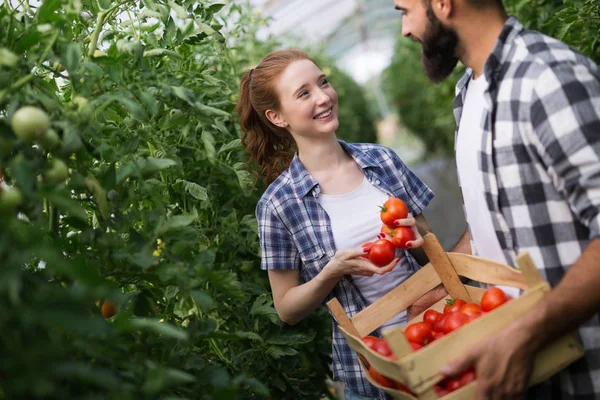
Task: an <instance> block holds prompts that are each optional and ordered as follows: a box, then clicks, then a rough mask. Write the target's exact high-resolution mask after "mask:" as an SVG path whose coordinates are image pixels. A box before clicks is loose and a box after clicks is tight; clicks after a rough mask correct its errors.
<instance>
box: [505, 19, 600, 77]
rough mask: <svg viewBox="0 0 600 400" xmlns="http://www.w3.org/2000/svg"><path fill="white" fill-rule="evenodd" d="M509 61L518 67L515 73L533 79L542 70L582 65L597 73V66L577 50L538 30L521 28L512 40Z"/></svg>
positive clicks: (541, 72) (542, 71)
mask: <svg viewBox="0 0 600 400" xmlns="http://www.w3.org/2000/svg"><path fill="white" fill-rule="evenodd" d="M513 43H514V48H513V49H512V50H511V51H512V53H513V54H512V57H511V63H512V62H517V63H518V64H519V65H520V67H519V68H515V69H513V71H514V72H515V73H518V74H526V75H527V76H528V77H530V78H533V79H535V78H536V77H537V76H539V75H541V74H543V73H544V72H546V71H548V70H549V69H551V70H556V69H561V68H569V67H573V66H583V67H585V68H587V69H588V70H590V71H591V72H592V73H594V74H598V66H597V65H596V64H595V63H594V62H593V61H592V60H591V59H590V58H588V57H586V56H585V55H583V54H581V53H580V52H579V51H577V50H575V49H573V48H571V47H570V46H569V45H567V44H566V43H564V42H561V41H560V40H558V39H556V38H553V37H550V36H548V35H545V34H543V33H541V32H538V31H533V30H527V29H523V30H522V31H521V32H520V33H519V34H518V35H517V37H516V38H515V40H514V42H513Z"/></svg>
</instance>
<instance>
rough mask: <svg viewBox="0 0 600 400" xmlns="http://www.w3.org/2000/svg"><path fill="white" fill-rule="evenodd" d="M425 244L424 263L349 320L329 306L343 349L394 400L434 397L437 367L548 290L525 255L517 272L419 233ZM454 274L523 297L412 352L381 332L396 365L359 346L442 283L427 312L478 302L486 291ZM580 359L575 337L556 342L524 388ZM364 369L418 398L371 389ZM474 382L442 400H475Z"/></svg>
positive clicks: (396, 333) (398, 337)
mask: <svg viewBox="0 0 600 400" xmlns="http://www.w3.org/2000/svg"><path fill="white" fill-rule="evenodd" d="M424 239H425V244H424V250H425V252H426V253H427V256H428V257H429V260H430V263H429V264H427V265H426V266H424V267H423V268H421V269H420V270H419V271H417V272H416V273H415V274H414V275H413V276H411V277H410V278H409V279H407V280H406V281H405V282H403V283H402V284H401V285H399V286H397V287H396V288H394V289H393V290H392V291H390V292H389V293H388V294H386V295H385V296H383V297H382V298H381V299H379V300H378V301H377V302H375V303H373V304H371V305H370V306H369V307H367V308H365V309H364V310H362V311H361V312H360V313H358V314H357V315H355V316H354V317H352V318H349V317H348V316H347V315H346V313H345V312H344V310H343V308H342V306H341V304H340V303H339V301H338V300H337V299H335V298H334V299H332V300H331V301H329V302H328V303H327V306H328V307H329V309H330V311H331V313H332V314H333V316H334V317H335V319H336V320H337V322H338V323H339V328H340V330H341V332H342V334H343V335H344V336H345V338H346V340H347V341H348V344H349V345H350V347H351V348H352V349H353V350H355V351H356V352H357V353H358V354H359V360H360V363H361V365H362V367H363V369H364V370H365V374H366V375H367V378H368V379H369V381H370V382H371V383H372V384H373V385H374V386H377V387H378V388H380V389H382V390H385V391H386V392H387V393H389V394H391V395H393V396H394V398H397V399H425V400H428V399H437V398H438V396H437V395H436V393H435V391H434V390H433V387H434V385H435V384H437V383H438V382H440V381H441V380H442V379H443V376H442V375H440V374H439V373H438V371H439V369H440V368H441V367H442V366H444V365H446V364H448V363H449V362H451V361H452V360H453V359H455V358H456V356H458V355H460V354H462V353H464V351H465V350H466V349H467V348H468V347H469V346H470V344H472V343H475V342H477V341H479V340H481V339H484V338H485V337H488V336H490V335H492V334H495V333H497V332H499V331H501V330H502V329H503V328H505V327H507V326H508V325H509V324H510V323H511V322H512V321H514V320H515V319H516V318H517V317H519V316H520V315H523V314H525V313H526V312H527V311H528V310H529V309H531V308H532V307H533V306H534V305H535V304H536V303H537V302H539V301H541V300H542V299H543V297H544V296H545V295H546V294H547V292H548V291H549V290H550V286H549V284H548V283H547V282H545V281H544V280H543V279H542V277H541V275H540V273H539V271H538V270H537V269H536V267H535V265H534V264H533V262H532V260H531V258H530V257H529V255H528V254H527V253H522V254H520V255H519V257H518V258H517V264H518V266H519V270H516V269H514V268H511V267H510V266H508V265H504V264H500V263H497V262H493V261H490V260H486V259H483V258H479V257H475V256H470V255H467V254H462V253H446V252H444V250H443V249H442V247H441V245H440V244H439V242H438V240H437V238H436V237H435V235H434V234H432V233H428V234H427V235H425V236H424ZM459 276H462V277H466V278H469V279H471V280H474V281H478V282H482V283H489V284H494V285H506V286H513V287H517V288H519V289H522V290H524V293H523V294H522V295H521V296H520V297H518V298H516V299H512V300H510V301H509V302H507V303H505V304H503V305H502V306H500V307H498V308H497V309H495V310H493V311H492V312H489V313H487V314H486V315H483V316H481V317H479V318H477V319H476V320H474V321H471V322H470V323H469V324H467V325H465V326H462V327H461V328H460V329H458V330H456V331H454V332H451V333H449V334H447V335H445V336H443V337H442V338H440V339H438V340H436V341H434V342H433V343H430V344H429V345H427V346H425V347H423V348H422V349H420V350H419V351H417V352H413V351H412V349H411V347H410V345H409V343H408V341H407V340H406V338H405V337H404V328H392V329H387V330H386V331H384V332H383V335H384V337H385V339H386V340H387V342H388V344H389V346H390V349H391V350H392V352H393V353H394V355H395V356H396V359H397V361H394V360H390V359H388V358H386V357H383V356H381V355H379V354H377V353H375V352H374V351H373V350H371V349H369V348H368V347H367V346H366V345H365V344H364V343H363V342H362V340H361V338H362V337H364V336H367V335H369V334H370V333H372V332H373V331H374V330H375V329H377V328H378V327H380V326H382V325H383V324H384V323H385V322H387V321H389V320H390V319H392V318H393V317H394V316H395V315H397V314H398V313H400V312H401V311H403V310H405V309H406V308H407V307H408V306H409V305H411V304H412V303H414V302H415V301H416V300H417V299H418V298H420V297H421V296H423V295H424V294H425V293H427V292H428V291H430V290H431V289H433V288H435V287H436V286H437V285H439V284H440V283H443V284H444V286H445V287H446V289H447V290H448V293H449V296H447V297H446V298H444V299H442V300H440V301H439V302H437V303H436V304H435V305H433V306H432V307H430V308H433V309H436V310H438V311H442V310H443V307H444V305H445V303H446V299H448V298H454V299H463V300H465V301H467V302H470V301H475V302H478V303H479V302H480V300H481V296H482V295H483V293H484V292H485V289H481V288H478V287H474V286H470V285H463V284H462V282H461V280H460V278H459ZM423 314H424V312H423V313H422V314H421V315H418V316H416V317H415V318H413V319H412V320H411V321H409V322H408V324H410V323H413V322H418V321H422V320H423ZM582 355H583V348H582V346H581V344H580V343H579V342H578V340H577V339H576V337H575V335H574V334H573V333H571V334H568V335H565V336H563V337H561V338H560V339H558V340H556V341H554V342H553V343H551V344H549V345H548V346H547V347H545V348H544V349H543V350H542V351H541V352H540V353H538V354H537V356H536V359H535V362H534V369H533V373H532V376H531V378H530V382H529V385H530V386H532V385H534V384H536V383H539V382H541V381H543V380H546V379H548V378H549V377H550V376H552V375H554V374H555V373H557V372H558V371H560V370H561V369H563V368H565V367H566V366H568V365H569V364H571V363H572V362H574V361H575V360H577V359H578V358H580V357H581V356H582ZM369 364H371V365H373V367H374V368H375V369H376V370H377V371H379V372H380V373H381V374H383V375H385V376H388V377H390V378H393V379H396V380H397V381H399V382H402V383H404V384H405V385H406V386H408V387H409V388H410V390H411V391H413V392H414V393H416V394H417V396H418V397H414V396H411V395H409V394H407V393H405V392H401V391H399V390H394V389H390V388H385V387H382V386H381V385H379V384H377V383H376V382H375V381H374V380H373V379H371V377H370V376H369V373H368V365H369ZM476 384H477V381H475V382H472V383H471V384H469V385H467V386H465V387H463V388H460V389H459V390H456V391H454V392H452V393H450V394H448V395H446V396H444V397H443V398H444V400H446V399H447V400H455V399H456V400H458V399H472V398H474V397H475V387H476Z"/></svg>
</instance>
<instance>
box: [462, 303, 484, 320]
mask: <svg viewBox="0 0 600 400" xmlns="http://www.w3.org/2000/svg"><path fill="white" fill-rule="evenodd" d="M460 312H461V313H463V314H465V315H468V316H469V317H470V316H474V317H478V316H480V315H481V307H480V306H479V304H477V303H467V304H465V305H464V306H462V307H461V308H460Z"/></svg>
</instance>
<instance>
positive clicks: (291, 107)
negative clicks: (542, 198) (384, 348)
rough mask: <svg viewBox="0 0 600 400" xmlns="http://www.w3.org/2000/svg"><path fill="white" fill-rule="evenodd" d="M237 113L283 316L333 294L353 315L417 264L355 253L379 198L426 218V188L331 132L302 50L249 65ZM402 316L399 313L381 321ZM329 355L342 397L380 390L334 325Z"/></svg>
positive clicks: (370, 147)
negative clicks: (257, 174)
mask: <svg viewBox="0 0 600 400" xmlns="http://www.w3.org/2000/svg"><path fill="white" fill-rule="evenodd" d="M236 111H237V112H238V113H239V115H240V125H241V129H242V143H243V145H244V147H245V150H246V152H247V154H248V155H249V157H250V159H251V161H253V162H256V163H257V164H258V165H259V166H260V168H261V172H262V175H263V176H264V178H265V181H266V182H267V183H268V184H269V187H268V188H267V190H266V191H265V193H264V194H263V196H262V197H261V199H260V201H259V202H258V205H257V208H256V216H257V219H258V225H259V237H260V244H261V250H262V265H261V268H262V269H266V270H268V273H269V281H270V283H271V288H272V291H273V300H274V304H275V308H276V310H277V313H278V315H279V317H280V318H281V320H282V321H284V322H286V323H288V324H295V323H297V322H299V321H301V320H302V319H304V318H305V317H306V316H308V315H309V314H310V313H311V312H312V311H313V310H314V309H316V308H317V307H318V306H319V305H320V304H322V303H323V302H326V301H328V300H329V299H331V298H332V297H337V298H338V300H339V301H340V302H341V304H342V306H343V307H344V309H345V311H346V313H347V314H348V315H350V316H353V315H355V314H356V313H358V312H359V311H361V310H362V309H363V308H365V307H366V306H368V305H369V304H371V303H372V302H374V301H375V300H377V299H379V298H380V297H382V296H383V295H385V294H386V293H387V292H388V291H390V290H391V289H392V288H394V287H396V286H397V285H398V284H400V283H402V282H403V281H404V280H405V279H407V278H408V277H409V276H410V275H412V274H413V273H414V272H415V271H416V270H417V269H418V268H419V266H418V264H417V263H416V261H415V259H414V258H413V257H412V256H411V255H410V254H409V253H408V252H404V251H398V254H397V258H396V259H394V261H393V262H392V263H390V264H389V265H387V266H385V267H381V268H380V267H376V266H375V265H373V264H372V263H371V262H370V261H368V260H367V259H366V258H364V257H362V256H363V255H365V250H363V249H362V248H361V244H363V243H365V242H369V241H373V240H374V239H375V238H376V237H377V236H378V235H379V232H380V228H381V226H382V222H381V220H380V216H379V211H380V209H379V206H381V205H383V203H384V202H385V201H386V200H387V199H388V198H389V197H390V196H394V197H398V198H401V199H402V200H404V202H405V203H406V204H407V206H408V208H409V211H410V212H411V215H417V216H418V217H417V219H419V220H421V221H423V222H424V223H426V221H424V219H423V218H422V216H421V215H420V213H421V211H422V209H423V208H424V207H425V206H426V205H427V204H428V203H429V201H430V200H431V199H432V198H433V192H432V191H431V190H429V188H428V187H427V186H425V185H424V184H423V183H422V182H421V181H420V180H419V179H418V178H417V177H416V176H415V175H414V174H412V172H411V171H410V170H409V169H408V168H407V167H406V166H405V165H404V163H402V161H401V160H400V159H399V158H398V156H397V155H396V154H395V153H394V152H393V151H392V150H390V149H388V148H386V147H384V146H380V145H375V144H348V143H345V142H343V141H340V140H338V139H337V137H336V134H335V132H336V130H337V128H338V126H339V122H338V103H337V94H336V92H335V90H334V88H333V86H332V85H331V84H330V83H329V82H328V81H327V77H326V76H325V75H324V74H323V72H322V71H321V70H320V69H319V67H318V66H317V65H316V63H315V62H314V61H313V60H311V59H310V58H309V57H308V56H307V55H306V53H304V52H302V51H299V50H282V51H276V52H274V53H271V54H269V55H268V56H266V57H265V58H264V59H263V60H262V61H261V62H260V63H259V64H258V66H257V67H256V68H254V69H252V70H250V71H247V72H246V73H245V74H244V75H243V77H242V81H241V87H240V96H239V102H238V104H237V107H236ZM397 224H398V225H403V226H411V227H412V229H413V231H414V233H415V237H416V239H415V240H414V241H413V242H409V244H410V245H411V247H413V248H416V247H419V246H421V245H422V243H423V239H422V237H421V236H420V235H419V232H418V231H417V229H416V226H415V224H416V221H415V218H412V217H411V216H409V218H406V219H403V220H398V221H397ZM405 322H406V312H403V313H401V314H399V315H398V316H396V317H395V318H394V319H393V320H392V321H390V322H389V323H388V324H387V325H386V326H391V325H398V324H403V323H405ZM374 334H376V335H380V332H379V331H378V332H375V333H374ZM332 353H333V364H334V365H333V372H334V379H335V380H343V381H344V383H345V394H346V399H350V400H351V399H375V398H385V393H384V392H382V391H380V390H378V389H377V388H375V387H374V386H372V385H370V384H369V382H368V381H367V380H366V378H365V377H364V374H363V371H362V369H361V367H360V365H359V363H358V360H357V357H356V354H355V353H354V352H353V351H352V350H351V349H350V348H349V347H348V345H347V343H346V341H345V339H344V337H343V336H342V334H341V333H340V331H339V330H338V329H337V327H336V324H335V323H334V329H333V349H332Z"/></svg>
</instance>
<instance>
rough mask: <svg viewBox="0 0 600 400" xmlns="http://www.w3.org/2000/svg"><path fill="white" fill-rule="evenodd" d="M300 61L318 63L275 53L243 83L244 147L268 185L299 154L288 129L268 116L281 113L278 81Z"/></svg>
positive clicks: (288, 53)
mask: <svg viewBox="0 0 600 400" xmlns="http://www.w3.org/2000/svg"><path fill="white" fill-rule="evenodd" d="M299 60H310V61H312V62H313V63H314V62H315V61H314V60H312V59H311V58H310V57H309V56H308V55H307V54H306V53H305V52H303V51H302V50H296V49H288V50H279V51H275V52H272V53H270V54H269V55H267V56H266V57H265V58H263V59H262V61H261V62H260V63H259V64H258V65H257V66H256V68H254V69H252V70H249V71H246V72H244V75H243V76H242V80H241V82H240V96H239V100H238V103H237V105H236V107H235V110H236V112H237V113H238V114H239V116H240V127H241V130H242V145H243V146H244V149H245V151H246V154H247V155H248V157H249V158H250V161H252V162H255V163H256V164H258V166H259V167H260V172H261V174H262V176H263V178H264V180H265V183H266V184H269V183H271V182H273V181H274V180H275V179H276V178H277V177H278V176H279V175H280V174H281V173H282V172H283V171H284V170H285V169H286V168H287V167H288V166H289V165H290V162H291V161H292V158H293V157H294V153H295V152H296V150H297V147H296V142H295V141H294V139H293V137H292V135H291V134H290V133H289V132H288V131H287V129H285V128H280V127H278V126H276V125H275V124H273V123H272V122H271V121H269V120H268V118H267V117H266V115H265V112H266V111H267V110H269V109H270V110H278V109H279V105H280V104H279V98H278V96H277V93H276V91H275V86H276V83H277V79H278V78H279V76H280V75H281V74H282V73H283V71H285V69H286V68H287V67H288V65H290V64H291V63H292V62H294V61H299ZM315 65H316V63H315Z"/></svg>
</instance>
